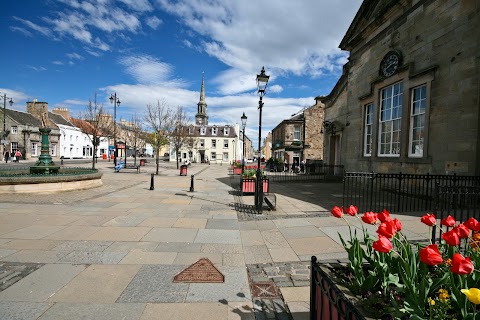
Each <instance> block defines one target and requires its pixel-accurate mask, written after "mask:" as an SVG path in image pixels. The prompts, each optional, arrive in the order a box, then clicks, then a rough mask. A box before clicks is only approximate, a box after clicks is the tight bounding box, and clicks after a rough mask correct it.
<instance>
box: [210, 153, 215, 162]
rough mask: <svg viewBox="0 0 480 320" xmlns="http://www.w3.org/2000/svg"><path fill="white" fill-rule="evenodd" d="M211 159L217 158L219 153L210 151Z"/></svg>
mask: <svg viewBox="0 0 480 320" xmlns="http://www.w3.org/2000/svg"><path fill="white" fill-rule="evenodd" d="M210 159H211V160H217V153H216V152H212V153H210Z"/></svg>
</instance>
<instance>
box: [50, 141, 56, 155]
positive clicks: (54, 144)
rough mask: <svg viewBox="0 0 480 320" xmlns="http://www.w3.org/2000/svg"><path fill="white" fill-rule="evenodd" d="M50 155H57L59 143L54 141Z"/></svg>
mask: <svg viewBox="0 0 480 320" xmlns="http://www.w3.org/2000/svg"><path fill="white" fill-rule="evenodd" d="M50 155H51V156H53V157H56V156H57V144H56V143H52V144H51V145H50Z"/></svg>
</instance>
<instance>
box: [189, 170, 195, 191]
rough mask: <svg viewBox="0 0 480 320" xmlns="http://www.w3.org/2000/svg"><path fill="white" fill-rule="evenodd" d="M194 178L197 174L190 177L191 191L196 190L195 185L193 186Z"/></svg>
mask: <svg viewBox="0 0 480 320" xmlns="http://www.w3.org/2000/svg"><path fill="white" fill-rule="evenodd" d="M193 178H195V176H194V175H193V174H192V177H191V179H190V192H194V191H195V189H194V187H193Z"/></svg>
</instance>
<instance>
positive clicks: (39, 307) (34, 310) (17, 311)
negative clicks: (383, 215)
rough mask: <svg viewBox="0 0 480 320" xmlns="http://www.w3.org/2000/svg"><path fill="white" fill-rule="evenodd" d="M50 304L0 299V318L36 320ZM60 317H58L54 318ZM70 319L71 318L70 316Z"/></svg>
mask: <svg viewBox="0 0 480 320" xmlns="http://www.w3.org/2000/svg"><path fill="white" fill-rule="evenodd" d="M51 305H52V304H49V303H39V302H7V301H0V319H5V320H7V319H8V320H36V319H38V317H40V316H41V315H42V314H43V313H44V312H45V311H47V310H48V308H50V307H51ZM56 319H60V318H56ZM70 319H71V318H70Z"/></svg>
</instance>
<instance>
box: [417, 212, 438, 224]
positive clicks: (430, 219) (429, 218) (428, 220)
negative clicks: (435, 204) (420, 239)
mask: <svg viewBox="0 0 480 320" xmlns="http://www.w3.org/2000/svg"><path fill="white" fill-rule="evenodd" d="M420 221H422V222H423V223H425V224H426V225H427V226H429V227H431V226H433V225H434V224H435V223H436V222H437V219H436V218H435V215H434V214H433V213H427V214H426V215H424V216H423V217H422V218H421V219H420Z"/></svg>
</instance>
